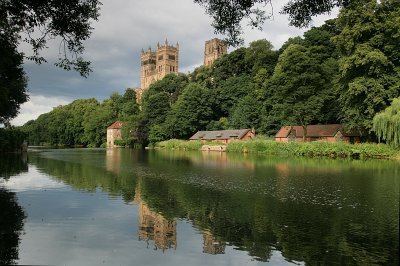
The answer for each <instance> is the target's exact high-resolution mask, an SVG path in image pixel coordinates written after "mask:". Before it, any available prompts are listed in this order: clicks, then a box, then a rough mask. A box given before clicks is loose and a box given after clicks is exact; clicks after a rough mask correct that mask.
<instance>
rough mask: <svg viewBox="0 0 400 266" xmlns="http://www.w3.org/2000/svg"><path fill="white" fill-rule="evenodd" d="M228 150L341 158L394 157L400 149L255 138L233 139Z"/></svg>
mask: <svg viewBox="0 0 400 266" xmlns="http://www.w3.org/2000/svg"><path fill="white" fill-rule="evenodd" d="M226 150H227V152H249V153H261V154H271V155H272V154H281V155H296V156H307V157H333V158H337V157H341V158H364V159H367V158H394V157H396V156H399V152H398V150H395V149H392V148H390V147H389V146H388V145H383V144H370V143H362V144H349V143H346V142H341V143H330V142H324V141H314V142H289V143H285V142H277V141H274V140H263V139H257V138H256V139H254V140H251V141H232V142H230V143H229V144H228V146H227V148H226Z"/></svg>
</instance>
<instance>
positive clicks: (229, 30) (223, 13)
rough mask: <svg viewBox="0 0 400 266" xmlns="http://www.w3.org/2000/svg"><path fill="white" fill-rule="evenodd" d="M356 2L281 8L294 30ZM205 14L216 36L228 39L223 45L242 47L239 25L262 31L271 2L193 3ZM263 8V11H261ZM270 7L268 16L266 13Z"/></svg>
mask: <svg viewBox="0 0 400 266" xmlns="http://www.w3.org/2000/svg"><path fill="white" fill-rule="evenodd" d="M353 1H357V0H291V1H288V3H287V4H286V5H285V6H284V7H283V9H282V11H281V12H282V13H284V14H288V15H289V18H290V24H291V25H294V26H297V27H305V26H308V25H309V24H310V22H311V18H312V17H313V16H315V15H320V14H326V13H329V12H330V11H331V10H332V9H333V8H334V7H342V6H347V5H348V4H349V3H351V2H353ZM194 2H195V3H198V4H200V5H201V6H203V7H204V8H205V10H206V13H207V14H209V15H210V16H211V17H212V19H213V22H212V26H213V27H214V29H215V33H220V34H224V35H227V38H226V42H227V43H228V44H229V45H232V46H238V45H241V44H243V39H242V38H241V34H242V27H241V22H242V21H243V20H244V19H248V20H249V25H250V26H251V27H253V28H261V25H262V24H263V23H264V21H265V20H266V19H267V18H270V17H271V16H272V15H273V14H272V13H273V12H272V7H273V6H272V4H273V1H272V0H233V1H232V0H194ZM262 5H263V7H261V6H262ZM266 7H270V12H268V13H267V12H266V9H267V8H266Z"/></svg>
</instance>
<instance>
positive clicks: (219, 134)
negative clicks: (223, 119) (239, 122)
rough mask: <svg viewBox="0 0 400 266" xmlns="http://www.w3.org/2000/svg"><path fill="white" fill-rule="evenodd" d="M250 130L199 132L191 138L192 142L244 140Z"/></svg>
mask: <svg viewBox="0 0 400 266" xmlns="http://www.w3.org/2000/svg"><path fill="white" fill-rule="evenodd" d="M249 131H250V129H229V130H215V131H198V132H197V133H195V134H194V135H193V136H191V137H190V139H191V140H196V139H204V140H214V139H231V138H238V139H241V138H243V137H244V136H245V135H246V134H247V132H249Z"/></svg>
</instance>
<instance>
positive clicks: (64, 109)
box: [21, 89, 139, 147]
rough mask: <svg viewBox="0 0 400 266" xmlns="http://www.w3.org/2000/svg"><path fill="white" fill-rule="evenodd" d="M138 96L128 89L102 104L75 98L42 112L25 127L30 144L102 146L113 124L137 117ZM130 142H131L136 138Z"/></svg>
mask: <svg viewBox="0 0 400 266" xmlns="http://www.w3.org/2000/svg"><path fill="white" fill-rule="evenodd" d="M135 98H136V96H135V93H134V92H133V91H132V90H130V89H127V90H126V91H125V94H124V95H123V96H121V95H119V94H118V93H113V94H112V95H111V96H110V98H109V99H106V100H105V101H103V102H102V103H99V102H98V101H97V100H96V99H94V98H92V99H81V100H75V101H73V102H72V103H70V104H68V105H65V106H58V107H56V108H54V109H53V111H51V112H49V113H46V114H42V115H40V116H39V117H38V119H36V120H35V121H29V122H27V123H26V124H25V125H24V126H23V127H22V128H21V129H22V130H23V131H24V132H25V133H26V134H27V135H28V143H29V144H30V145H43V144H50V145H55V146H57V145H60V146H89V147H99V146H101V145H102V144H103V143H105V142H106V128H107V127H108V126H109V125H111V124H112V123H113V122H115V121H116V120H119V119H120V120H121V119H122V120H123V119H127V120H129V119H130V118H131V117H135V116H137V113H138V112H139V108H138V106H137V104H136V102H135ZM127 124H129V123H127ZM129 130H132V128H131V129H129ZM126 141H127V142H128V143H130V141H132V139H126Z"/></svg>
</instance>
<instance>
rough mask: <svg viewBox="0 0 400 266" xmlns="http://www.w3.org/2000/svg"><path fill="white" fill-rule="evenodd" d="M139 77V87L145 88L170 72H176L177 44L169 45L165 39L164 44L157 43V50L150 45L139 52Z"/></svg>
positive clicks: (177, 62) (177, 59)
mask: <svg viewBox="0 0 400 266" xmlns="http://www.w3.org/2000/svg"><path fill="white" fill-rule="evenodd" d="M140 61H141V78H140V89H141V90H142V91H143V90H145V89H147V88H148V87H149V86H150V85H151V84H152V83H153V82H155V81H157V80H160V79H162V78H163V77H165V75H167V74H170V73H175V74H177V73H178V65H179V44H178V43H177V44H176V46H173V45H169V44H168V41H167V40H165V44H164V45H160V44H157V50H156V51H152V50H151V47H149V49H148V50H147V51H146V52H145V51H143V50H142V54H141V58H140Z"/></svg>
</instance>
